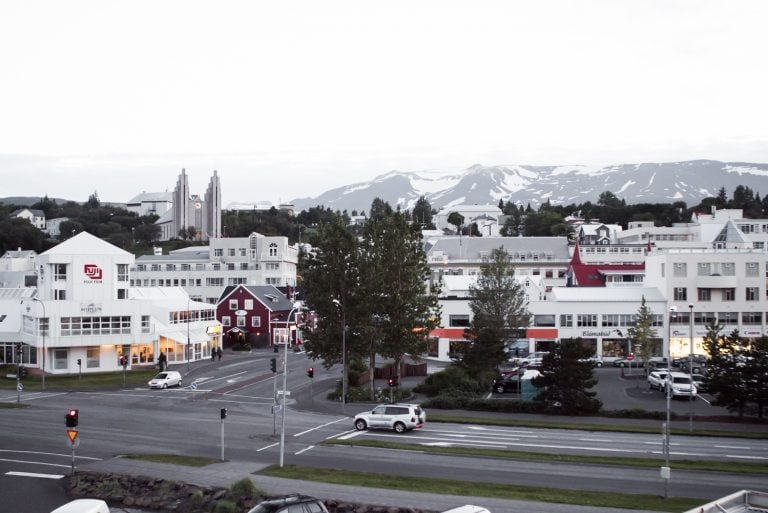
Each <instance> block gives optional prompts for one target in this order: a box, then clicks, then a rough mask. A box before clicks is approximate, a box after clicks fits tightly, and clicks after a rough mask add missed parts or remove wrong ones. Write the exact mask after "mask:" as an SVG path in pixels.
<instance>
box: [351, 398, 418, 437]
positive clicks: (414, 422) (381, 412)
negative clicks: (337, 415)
mask: <svg viewBox="0 0 768 513" xmlns="http://www.w3.org/2000/svg"><path fill="white" fill-rule="evenodd" d="M426 421H427V414H426V413H424V410H422V409H421V406H419V405H418V404H380V405H379V406H377V407H376V408H374V409H373V410H372V411H364V412H362V413H358V414H357V415H355V429H357V430H358V431H363V430H364V429H394V430H395V431H396V432H397V433H404V432H405V431H407V430H410V429H416V428H420V427H421V426H423V425H424V423H425V422H426Z"/></svg>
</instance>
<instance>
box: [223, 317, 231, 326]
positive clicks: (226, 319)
mask: <svg viewBox="0 0 768 513" xmlns="http://www.w3.org/2000/svg"><path fill="white" fill-rule="evenodd" d="M221 325H222V326H232V318H231V317H230V316H229V315H225V316H223V317H222V318H221Z"/></svg>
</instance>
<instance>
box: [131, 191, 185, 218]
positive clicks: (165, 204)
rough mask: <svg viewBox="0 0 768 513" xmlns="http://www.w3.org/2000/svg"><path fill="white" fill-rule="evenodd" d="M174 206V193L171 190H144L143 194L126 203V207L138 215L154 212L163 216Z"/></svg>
mask: <svg viewBox="0 0 768 513" xmlns="http://www.w3.org/2000/svg"><path fill="white" fill-rule="evenodd" d="M172 207H173V193H172V192H169V191H165V192H147V191H143V192H142V193H141V194H139V195H137V196H134V197H133V198H131V200H130V201H129V202H128V203H126V204H125V208H126V209H127V210H128V211H129V212H133V213H135V214H136V215H138V216H146V215H150V214H154V215H156V216H162V215H163V214H165V213H166V212H168V211H169V210H170V209H171V208H172Z"/></svg>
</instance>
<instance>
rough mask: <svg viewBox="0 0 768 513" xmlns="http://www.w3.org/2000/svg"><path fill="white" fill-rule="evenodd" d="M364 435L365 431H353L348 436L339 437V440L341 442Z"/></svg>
mask: <svg viewBox="0 0 768 513" xmlns="http://www.w3.org/2000/svg"><path fill="white" fill-rule="evenodd" d="M363 433H364V431H352V432H351V433H349V434H348V435H341V436H339V437H338V439H339V440H349V439H350V438H354V437H356V436H358V435H361V434H363Z"/></svg>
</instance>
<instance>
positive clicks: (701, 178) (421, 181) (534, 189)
mask: <svg viewBox="0 0 768 513" xmlns="http://www.w3.org/2000/svg"><path fill="white" fill-rule="evenodd" d="M738 185H743V186H745V187H749V188H750V189H752V191H753V192H755V193H756V194H760V195H761V196H764V195H765V194H768V164H750V163H744V162H718V161H713V160H691V161H685V162H666V163H659V164H656V163H645V164H619V165H614V166H606V167H589V166H580V165H568V166H517V165H509V166H483V165H480V164H476V165H474V166H472V167H470V168H468V169H466V170H464V171H462V172H458V173H454V174H451V173H445V172H435V171H413V172H400V171H392V172H390V173H386V174H383V175H381V176H378V177H376V178H374V179H373V180H371V181H369V182H360V183H356V184H352V185H348V186H345V187H338V188H335V189H331V190H329V191H326V192H324V193H323V194H321V195H320V196H317V197H315V198H298V199H294V200H293V204H294V205H295V206H296V208H297V209H298V210H305V209H308V208H310V207H313V206H317V205H323V206H325V207H326V208H330V209H332V210H347V211H349V212H351V211H352V210H358V211H367V210H368V209H369V208H370V206H371V202H372V201H373V200H374V198H381V199H383V200H385V201H387V202H388V203H389V204H390V205H392V206H393V207H395V206H397V205H399V206H400V207H401V208H403V209H408V208H412V207H413V206H414V204H415V203H416V200H418V199H419V197H420V196H425V197H426V198H427V199H428V200H429V202H430V204H431V205H432V208H435V209H439V208H442V207H444V206H451V205H457V204H478V205H480V204H491V205H496V204H498V202H499V200H500V199H501V200H503V201H504V202H505V203H506V202H507V201H512V202H513V203H516V204H518V205H523V206H525V205H528V204H529V203H530V205H531V206H532V207H533V208H536V207H537V206H538V205H540V204H541V203H544V202H546V201H547V199H548V200H549V201H550V203H552V204H553V205H568V204H572V203H573V204H579V203H584V202H586V201H591V202H593V203H594V202H596V201H597V199H598V198H599V196H600V194H601V193H603V192H605V191H610V192H612V193H613V194H615V195H616V196H617V197H618V198H620V199H624V200H625V201H626V202H627V203H633V204H634V203H672V202H675V201H684V202H685V203H686V204H687V205H689V206H691V205H695V204H698V203H699V202H700V201H701V200H702V199H703V198H706V197H710V196H716V195H717V193H718V192H719V191H720V189H721V188H722V187H725V191H726V193H727V194H728V197H731V196H732V194H733V190H734V189H735V188H736V187H737V186H738Z"/></svg>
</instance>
